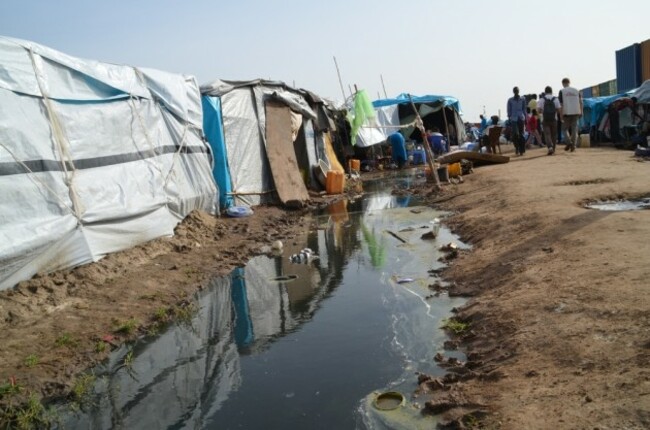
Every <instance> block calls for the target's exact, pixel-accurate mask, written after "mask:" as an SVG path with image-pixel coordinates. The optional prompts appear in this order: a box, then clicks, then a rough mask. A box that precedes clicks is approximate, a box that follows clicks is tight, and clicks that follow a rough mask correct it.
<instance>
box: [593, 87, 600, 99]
mask: <svg viewBox="0 0 650 430" xmlns="http://www.w3.org/2000/svg"><path fill="white" fill-rule="evenodd" d="M591 95H592V96H594V97H600V88H599V87H598V85H594V86H593V87H591Z"/></svg>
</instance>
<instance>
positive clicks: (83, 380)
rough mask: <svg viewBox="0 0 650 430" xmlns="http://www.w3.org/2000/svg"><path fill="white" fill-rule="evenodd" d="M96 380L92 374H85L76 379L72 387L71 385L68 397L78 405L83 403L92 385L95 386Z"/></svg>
mask: <svg viewBox="0 0 650 430" xmlns="http://www.w3.org/2000/svg"><path fill="white" fill-rule="evenodd" d="M96 379H97V378H96V377H95V375H93V374H92V373H86V374H83V375H81V376H79V377H77V379H76V380H75V382H74V385H72V389H71V390H70V395H71V396H72V398H73V400H74V401H75V402H78V403H83V402H84V401H85V400H86V399H88V396H89V395H90V393H91V392H92V389H93V385H95V380H96Z"/></svg>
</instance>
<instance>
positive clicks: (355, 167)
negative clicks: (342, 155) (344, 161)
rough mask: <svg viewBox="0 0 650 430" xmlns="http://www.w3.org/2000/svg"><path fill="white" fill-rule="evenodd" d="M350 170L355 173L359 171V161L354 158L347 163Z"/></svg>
mask: <svg viewBox="0 0 650 430" xmlns="http://www.w3.org/2000/svg"><path fill="white" fill-rule="evenodd" d="M349 166H350V170H355V171H357V172H360V171H361V160H355V159H354V158H353V159H351V160H350V161H349Z"/></svg>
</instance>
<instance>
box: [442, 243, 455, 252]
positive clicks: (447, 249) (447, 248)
mask: <svg viewBox="0 0 650 430" xmlns="http://www.w3.org/2000/svg"><path fill="white" fill-rule="evenodd" d="M440 250H441V251H444V252H451V251H457V250H458V245H456V244H455V243H454V242H449V243H448V244H446V245H443V246H441V247H440Z"/></svg>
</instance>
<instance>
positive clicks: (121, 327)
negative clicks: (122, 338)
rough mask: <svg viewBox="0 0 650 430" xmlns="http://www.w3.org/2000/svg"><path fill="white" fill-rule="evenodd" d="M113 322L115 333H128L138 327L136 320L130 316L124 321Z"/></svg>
mask: <svg viewBox="0 0 650 430" xmlns="http://www.w3.org/2000/svg"><path fill="white" fill-rule="evenodd" d="M113 324H115V333H118V334H125V335H130V334H133V332H135V329H136V328H137V327H138V322H137V321H136V320H135V319H134V318H130V319H128V320H126V321H117V320H115V321H113Z"/></svg>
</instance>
